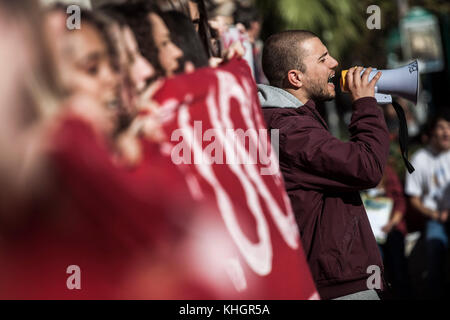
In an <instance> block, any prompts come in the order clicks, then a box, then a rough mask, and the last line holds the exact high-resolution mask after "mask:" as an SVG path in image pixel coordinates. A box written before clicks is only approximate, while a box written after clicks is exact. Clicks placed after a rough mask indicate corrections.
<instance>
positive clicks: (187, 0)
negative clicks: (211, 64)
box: [157, 0, 221, 59]
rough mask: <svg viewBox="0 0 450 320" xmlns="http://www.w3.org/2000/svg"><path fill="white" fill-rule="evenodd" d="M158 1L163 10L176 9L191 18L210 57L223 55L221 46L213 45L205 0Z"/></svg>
mask: <svg viewBox="0 0 450 320" xmlns="http://www.w3.org/2000/svg"><path fill="white" fill-rule="evenodd" d="M157 3H158V5H159V8H160V9H161V10H162V11H163V12H165V11H171V10H176V11H179V12H182V13H183V14H185V15H186V16H187V17H189V18H190V19H191V22H192V23H193V25H194V27H195V30H196V31H197V32H198V35H199V36H200V39H201V42H202V44H203V47H204V50H205V53H206V55H207V57H208V59H209V58H212V57H220V56H221V52H220V49H219V47H217V46H214V45H213V43H214V42H215V40H214V39H213V36H212V35H211V28H210V25H209V22H208V12H207V10H206V4H205V0H157Z"/></svg>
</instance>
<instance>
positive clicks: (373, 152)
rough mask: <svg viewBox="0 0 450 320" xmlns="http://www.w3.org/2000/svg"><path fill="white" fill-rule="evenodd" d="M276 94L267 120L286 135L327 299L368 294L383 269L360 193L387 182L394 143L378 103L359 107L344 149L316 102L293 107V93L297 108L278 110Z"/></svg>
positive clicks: (287, 169)
mask: <svg viewBox="0 0 450 320" xmlns="http://www.w3.org/2000/svg"><path fill="white" fill-rule="evenodd" d="M263 87H264V88H263ZM273 89H274V88H273V87H268V86H260V92H259V94H260V99H261V102H262V106H263V112H264V118H265V120H266V123H267V126H268V129H270V130H272V129H279V139H280V140H279V158H280V168H281V170H282V173H283V177H284V180H285V185H286V189H287V192H288V194H289V197H290V199H291V203H292V206H293V209H294V212H295V214H296V219H297V223H298V226H299V229H300V234H301V239H302V242H303V246H304V250H305V253H306V255H307V259H308V263H309V266H310V268H311V272H312V275H313V277H314V280H315V282H316V285H317V288H318V290H319V293H320V296H321V297H322V298H323V299H332V298H336V297H339V296H343V295H347V294H351V293H355V292H358V291H363V290H368V287H367V283H366V282H367V278H368V277H369V276H371V275H372V274H373V273H367V268H368V267H369V266H371V265H376V266H379V267H380V270H381V275H382V274H383V264H382V259H381V256H380V253H379V249H378V247H377V243H376V241H375V238H374V236H373V233H372V230H371V228H370V225H369V221H368V218H367V214H366V212H365V209H364V206H363V204H362V201H361V198H360V195H359V190H364V189H368V188H372V187H375V186H377V185H378V183H379V182H380V180H381V178H382V175H383V168H384V166H385V164H386V161H387V157H388V152H389V136H388V130H387V127H386V124H385V121H384V118H383V114H382V111H381V109H380V108H379V107H378V106H377V103H376V100H375V99H374V98H371V97H367V98H362V99H359V100H357V101H355V102H354V104H353V110H354V111H353V116H352V120H351V123H350V125H349V130H350V134H351V138H350V141H349V142H342V141H340V140H338V139H337V138H335V137H334V136H332V135H331V133H330V132H329V131H328V127H327V124H326V123H325V121H324V120H323V118H322V117H321V116H320V114H319V113H318V112H317V110H316V108H315V104H314V102H313V101H311V100H310V101H308V102H307V103H306V104H305V105H303V106H301V102H299V101H298V100H297V102H298V105H297V107H286V104H287V105H290V104H291V103H292V102H293V101H294V99H295V98H294V96H292V95H290V94H288V93H287V92H286V93H287V95H286V94H284V93H281V94H282V95H283V96H284V97H281V99H280V100H281V101H285V102H287V100H286V98H287V99H288V100H289V102H287V103H286V104H285V105H284V106H283V105H276V104H277V103H276V102H275V103H274V101H276V100H277V99H273V97H272V98H270V97H268V95H270V94H271V92H273V93H274V94H275V95H277V94H280V89H274V90H273ZM276 91H277V92H276ZM288 95H290V96H288ZM295 100H296V99H295ZM270 104H272V106H271V105H270ZM299 106H300V107H299ZM383 283H384V279H383V277H382V280H381V285H382V286H383Z"/></svg>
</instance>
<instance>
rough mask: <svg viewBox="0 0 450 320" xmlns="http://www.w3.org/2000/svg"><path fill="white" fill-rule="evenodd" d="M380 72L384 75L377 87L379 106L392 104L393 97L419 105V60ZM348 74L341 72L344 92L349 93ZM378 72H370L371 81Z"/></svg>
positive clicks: (376, 94)
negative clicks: (346, 78) (346, 77)
mask: <svg viewBox="0 0 450 320" xmlns="http://www.w3.org/2000/svg"><path fill="white" fill-rule="evenodd" d="M380 71H381V72H382V75H381V78H380V79H379V80H378V82H377V84H376V87H375V99H377V102H378V103H379V104H388V103H392V96H391V95H394V96H398V97H402V98H405V99H407V100H409V101H411V102H413V103H414V104H416V103H417V99H418V96H419V64H418V62H417V60H415V61H413V62H411V63H410V64H408V65H406V66H403V67H400V68H397V69H391V70H380ZM347 72H348V70H342V72H341V90H342V92H348V87H347V84H346V80H345V76H346V74H347ZM363 72H364V70H363ZM377 72H378V70H377V69H373V71H372V72H370V75H369V81H370V80H372V78H373V77H374V76H375V75H376V74H377Z"/></svg>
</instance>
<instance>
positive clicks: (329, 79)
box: [328, 74, 335, 84]
mask: <svg viewBox="0 0 450 320" xmlns="http://www.w3.org/2000/svg"><path fill="white" fill-rule="evenodd" d="M334 78H335V74H332V75H330V77H329V78H328V83H331V84H334Z"/></svg>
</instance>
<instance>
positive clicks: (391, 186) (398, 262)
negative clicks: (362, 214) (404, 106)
mask: <svg viewBox="0 0 450 320" xmlns="http://www.w3.org/2000/svg"><path fill="white" fill-rule="evenodd" d="M390 160H391V159H390ZM363 199H364V206H365V208H366V211H367V214H368V215H369V221H371V226H372V230H373V231H374V234H379V233H378V232H380V231H381V232H382V233H383V234H380V239H378V238H376V239H377V242H378V244H379V246H380V250H381V254H382V258H383V262H384V265H385V270H386V279H387V282H388V283H390V284H391V285H392V291H390V290H386V291H387V292H386V298H391V299H407V298H410V297H411V291H410V287H409V277H408V265H407V260H406V256H405V236H406V234H407V227H406V221H405V213H406V199H405V195H404V192H403V185H402V183H401V182H400V179H399V177H398V175H397V173H396V172H395V170H394V169H393V168H392V167H391V166H390V165H389V164H388V165H386V167H385V170H384V174H383V178H382V179H381V181H380V183H379V184H378V186H377V187H376V188H372V189H369V190H367V191H365V192H363ZM385 205H387V207H388V208H391V209H390V214H389V216H388V221H387V223H386V224H385V225H384V226H381V225H379V224H378V223H379V222H378V221H379V219H380V218H383V215H384V212H383V211H382V210H383V208H384V207H385ZM371 210H374V212H371ZM370 214H374V215H377V216H376V217H371V216H370ZM371 219H374V221H375V222H374V225H372V220H371ZM378 227H380V228H381V230H376V229H375V230H374V228H378Z"/></svg>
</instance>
